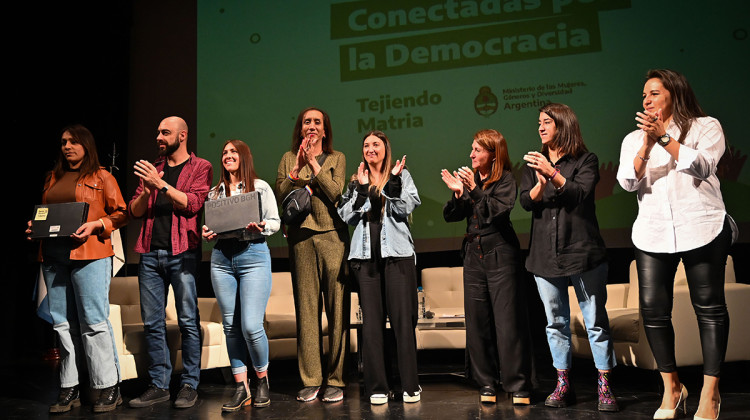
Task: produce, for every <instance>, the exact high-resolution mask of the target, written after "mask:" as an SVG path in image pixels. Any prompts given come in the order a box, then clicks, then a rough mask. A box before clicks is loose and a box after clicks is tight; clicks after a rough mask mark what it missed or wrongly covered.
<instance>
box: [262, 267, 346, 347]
mask: <svg viewBox="0 0 750 420" xmlns="http://www.w3.org/2000/svg"><path fill="white" fill-rule="evenodd" d="M271 281H272V285H271V296H270V297H269V299H268V305H267V306H266V316H265V319H264V321H263V327H264V328H265V329H266V335H267V336H268V347H269V359H271V360H277V359H295V358H297V319H296V317H295V314H294V294H293V292H292V275H291V273H289V272H274V273H272V277H271ZM351 299H352V304H351V307H352V309H351V312H350V316H351V319H352V320H354V319H355V317H356V310H357V309H356V308H357V306H358V303H359V300H358V299H357V294H356V293H352V297H351ZM321 318H322V322H321V324H322V330H323V332H322V334H323V349H328V318H326V314H325V312H323V313H321ZM349 340H350V347H349V350H350V351H352V352H356V351H357V334H356V333H355V331H353V330H352V331H350V332H349Z"/></svg>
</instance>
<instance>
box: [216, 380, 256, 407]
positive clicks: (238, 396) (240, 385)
mask: <svg viewBox="0 0 750 420" xmlns="http://www.w3.org/2000/svg"><path fill="white" fill-rule="evenodd" d="M250 398H251V395H250V394H248V393H247V389H246V388H245V383H244V382H237V385H236V387H235V388H234V395H232V400H231V401H229V402H228V403H226V404H224V405H222V406H221V411H239V410H240V409H241V408H242V407H245V406H248V405H250Z"/></svg>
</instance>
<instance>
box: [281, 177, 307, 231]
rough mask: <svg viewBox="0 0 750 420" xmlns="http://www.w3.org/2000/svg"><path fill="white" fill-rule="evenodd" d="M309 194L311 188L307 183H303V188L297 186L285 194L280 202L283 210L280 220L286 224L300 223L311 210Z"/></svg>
mask: <svg viewBox="0 0 750 420" xmlns="http://www.w3.org/2000/svg"><path fill="white" fill-rule="evenodd" d="M311 195H312V190H311V189H310V186H309V185H305V187H304V188H297V189H296V190H294V191H292V192H290V193H289V194H287V196H286V197H284V201H282V202H281V208H282V210H283V213H282V214H281V222H282V223H284V224H285V225H288V226H299V225H301V224H302V222H303V221H304V220H305V219H306V218H307V215H308V214H310V212H311V211H312V203H311V202H310V196H311Z"/></svg>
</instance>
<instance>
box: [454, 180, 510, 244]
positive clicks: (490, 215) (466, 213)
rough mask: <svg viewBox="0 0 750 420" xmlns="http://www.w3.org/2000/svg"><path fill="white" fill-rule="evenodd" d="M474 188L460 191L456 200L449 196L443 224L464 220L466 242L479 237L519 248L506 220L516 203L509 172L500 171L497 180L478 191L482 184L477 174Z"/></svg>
mask: <svg viewBox="0 0 750 420" xmlns="http://www.w3.org/2000/svg"><path fill="white" fill-rule="evenodd" d="M474 182H475V183H476V187H475V188H474V189H473V190H471V191H466V189H465V188H464V192H463V194H462V195H461V197H459V198H456V195H455V194H451V200H450V201H448V202H447V203H446V204H445V206H443V218H444V219H445V221H446V222H459V221H461V220H463V219H466V234H467V238H468V240H474V239H477V238H479V237H490V236H492V237H496V238H497V242H498V245H499V244H501V243H505V244H507V245H510V246H512V247H514V248H520V245H519V242H518V237H517V236H516V231H515V230H514V229H513V224H512V223H511V221H510V211H511V210H513V206H514V205H515V203H516V193H517V188H516V180H515V179H514V178H513V174H512V173H511V172H510V171H509V170H504V171H503V175H502V176H501V177H500V179H499V180H498V181H497V182H495V183H493V184H492V185H490V186H489V187H488V188H487V189H486V190H483V189H482V186H483V185H484V182H482V180H481V179H479V173H475V174H474Z"/></svg>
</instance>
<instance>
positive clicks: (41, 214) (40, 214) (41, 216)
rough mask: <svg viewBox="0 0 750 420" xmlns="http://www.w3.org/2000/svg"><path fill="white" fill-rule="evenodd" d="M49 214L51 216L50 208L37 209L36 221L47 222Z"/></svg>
mask: <svg viewBox="0 0 750 420" xmlns="http://www.w3.org/2000/svg"><path fill="white" fill-rule="evenodd" d="M48 214H49V208H47V207H39V208H38V209H36V215H35V216H34V220H47V215H48Z"/></svg>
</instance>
